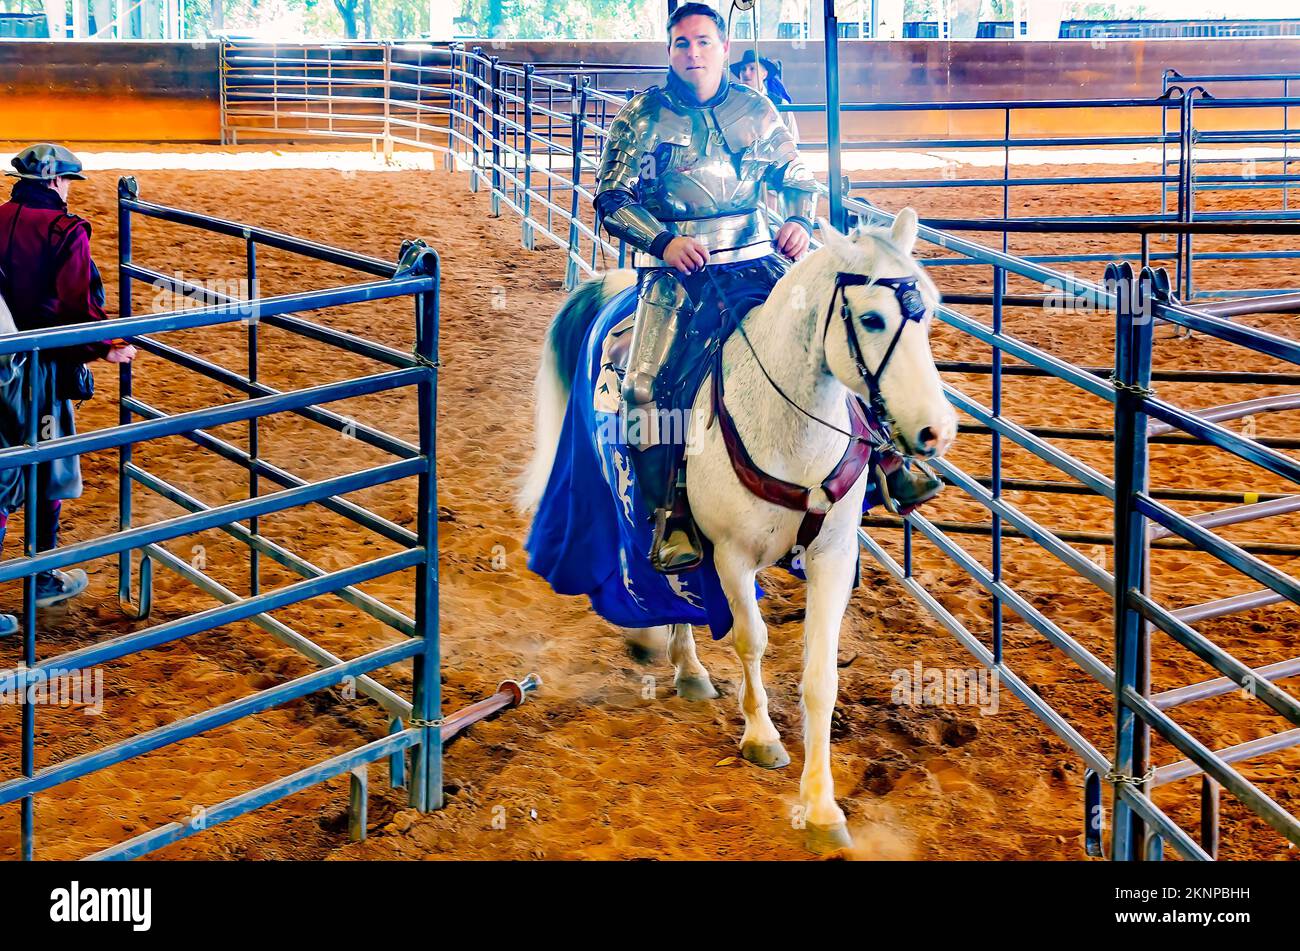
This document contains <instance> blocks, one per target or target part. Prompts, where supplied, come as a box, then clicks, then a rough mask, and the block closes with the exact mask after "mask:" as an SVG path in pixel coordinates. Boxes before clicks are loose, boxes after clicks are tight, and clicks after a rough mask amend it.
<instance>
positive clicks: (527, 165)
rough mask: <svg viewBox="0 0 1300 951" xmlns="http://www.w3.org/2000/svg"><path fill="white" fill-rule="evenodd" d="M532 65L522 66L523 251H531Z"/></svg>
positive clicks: (533, 67)
mask: <svg viewBox="0 0 1300 951" xmlns="http://www.w3.org/2000/svg"><path fill="white" fill-rule="evenodd" d="M536 68H537V67H536V66H534V65H533V64H532V63H527V64H525V65H524V195H523V201H522V207H523V210H524V213H523V224H522V226H521V227H522V234H521V237H522V239H523V245H524V250H525V251H531V250H533V226H532V222H531V221H530V219H529V216H530V215H531V214H532V208H533V70H535V69H536Z"/></svg>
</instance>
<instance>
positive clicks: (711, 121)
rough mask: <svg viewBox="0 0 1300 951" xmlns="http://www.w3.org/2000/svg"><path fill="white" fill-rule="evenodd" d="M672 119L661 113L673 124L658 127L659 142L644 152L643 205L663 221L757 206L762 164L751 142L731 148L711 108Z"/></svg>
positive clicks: (666, 120)
mask: <svg viewBox="0 0 1300 951" xmlns="http://www.w3.org/2000/svg"><path fill="white" fill-rule="evenodd" d="M672 120H676V121H670V120H668V119H667V117H665V122H664V124H665V125H671V126H672V127H673V128H671V129H664V128H662V127H661V129H660V134H661V137H662V138H661V141H660V143H659V145H658V146H657V147H656V148H655V150H654V152H653V153H652V154H650V155H648V156H646V160H647V164H648V165H649V166H650V167H649V168H648V169H647V172H649V173H650V174H644V175H643V176H642V178H641V201H642V203H643V204H644V205H645V207H646V209H647V210H648V211H650V213H651V214H653V215H654V216H655V217H656V218H658V219H659V220H660V221H662V222H664V223H665V224H668V223H669V222H673V221H683V220H690V219H694V218H712V217H716V216H718V215H730V214H735V213H737V212H747V211H753V210H754V209H756V208H757V207H758V205H759V189H760V186H761V184H762V178H763V173H764V172H765V171H767V166H766V164H765V163H762V162H759V161H755V159H754V157H753V152H754V147H753V145H749V146H746V147H744V148H743V149H741V150H740V151H732V150H731V149H730V148H729V147H728V145H727V141H726V139H725V138H724V136H723V134H722V131H721V130H720V129H719V128H718V125H717V119H716V117H715V116H714V114H713V111H712V110H711V109H691V110H690V111H689V112H687V114H685V115H674V116H672Z"/></svg>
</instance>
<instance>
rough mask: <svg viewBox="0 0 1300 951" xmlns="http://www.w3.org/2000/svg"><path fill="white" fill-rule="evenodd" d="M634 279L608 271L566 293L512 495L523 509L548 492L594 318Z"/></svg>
mask: <svg viewBox="0 0 1300 951" xmlns="http://www.w3.org/2000/svg"><path fill="white" fill-rule="evenodd" d="M635 282H636V272H634V271H627V270H622V271H610V272H609V273H608V274H606V275H604V276H603V277H597V278H593V279H592V280H590V281H584V282H583V283H582V284H580V285H579V286H578V288H577V289H576V290H575V291H574V292H573V293H572V294H570V295H569V299H568V300H566V301H565V302H564V306H563V307H561V308H560V310H559V313H557V314H556V315H555V319H554V320H552V321H551V326H550V329H549V330H548V331H547V333H546V343H545V344H544V345H543V347H542V362H541V365H540V366H539V367H538V368H537V380H536V382H535V383H534V397H535V404H536V426H535V429H534V435H535V439H536V448H535V449H534V450H533V458H532V460H531V461H530V462H529V463H528V468H527V469H525V470H524V475H523V479H522V480H521V482H520V486H519V494H518V496H517V497H516V503H517V505H518V506H519V510H520V511H521V512H529V511H532V509H533V508H535V507H536V506H537V503H538V502H540V501H541V498H542V493H543V492H545V491H546V483H547V482H548V481H549V480H550V478H551V466H552V465H553V464H554V463H555V450H556V448H557V447H558V446H559V444H560V431H561V430H562V429H563V427H564V414H565V412H566V410H567V407H568V402H569V390H570V389H571V388H572V387H573V374H574V370H576V369H577V366H578V359H579V357H580V355H581V354H582V351H583V348H584V347H585V346H586V341H587V333H588V331H590V330H591V325H592V324H593V323H595V322H596V315H597V314H598V313H600V309H601V307H603V306H604V305H605V303H606V302H607V301H608V300H609V299H610V298H612V297H614V296H615V295H616V294H618V293H620V292H622V291H624V290H626V289H627V288H628V287H631V286H632V284H634V283H635Z"/></svg>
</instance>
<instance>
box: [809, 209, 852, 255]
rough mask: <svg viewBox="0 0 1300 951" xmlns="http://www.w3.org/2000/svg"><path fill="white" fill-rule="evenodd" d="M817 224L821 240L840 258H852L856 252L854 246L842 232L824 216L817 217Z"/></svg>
mask: <svg viewBox="0 0 1300 951" xmlns="http://www.w3.org/2000/svg"><path fill="white" fill-rule="evenodd" d="M817 224H818V226H819V227H820V228H821V233H822V242H823V243H824V244H825V245H826V246H827V247H828V248H830V249H831V250H832V251H834V252H835V254H836V255H837V256H838V257H839V258H840V259H841V260H844V261H851V260H853V258H854V256H855V253H856V248H855V247H854V245H853V242H852V241H850V240H849V239H848V238H847V237H846V236H845V235H844V234H842V233H841V232H839V231H837V230H836V229H835V227H834V226H833V225H832V224H831V223H830V222H829V221H827V220H826V219H825V218H818V219H817Z"/></svg>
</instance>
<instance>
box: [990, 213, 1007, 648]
mask: <svg viewBox="0 0 1300 951" xmlns="http://www.w3.org/2000/svg"><path fill="white" fill-rule="evenodd" d="M1002 234H1003V240H1004V241H1005V240H1006V232H1005V231H1004V232H1003V233H1002ZM1006 283H1007V277H1006V271H1004V270H1003V269H1002V268H1000V267H995V268H994V269H993V333H994V334H1001V333H1002V295H1003V293H1004V291H1005V289H1006ZM991 363H992V371H993V372H992V381H991V382H992V387H993V393H992V397H993V399H992V405H991V407H990V409H991V410H992V411H993V416H994V418H1000V417H1001V415H1002V348H1001V347H999V346H997V345H996V344H995V345H994V346H993V354H992V358H991ZM989 440H990V444H989V453H990V462H991V467H990V472H991V474H992V477H993V478H992V484H991V486H990V490H991V491H992V494H993V498H995V499H1000V498H1002V436H1001V434H1000V433H998V431H997V430H994V431H993V432H992V433H990V435H989ZM992 514H993V517H992V522H993V525H992V529H993V536H992V555H993V580H994V581H995V582H1000V581H1001V580H1002V518H1001V516H999V515H998V514H997V513H996V512H994V513H992ZM993 660H994V662H995V663H998V664H1000V663H1002V599H1001V598H1000V597H998V595H997V594H994V595H993Z"/></svg>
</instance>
